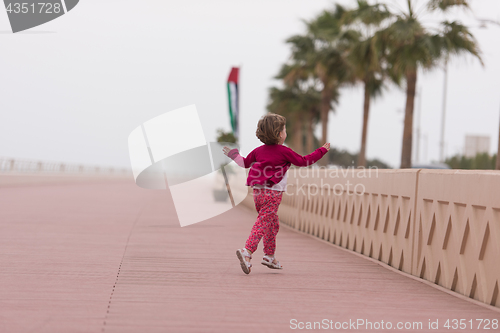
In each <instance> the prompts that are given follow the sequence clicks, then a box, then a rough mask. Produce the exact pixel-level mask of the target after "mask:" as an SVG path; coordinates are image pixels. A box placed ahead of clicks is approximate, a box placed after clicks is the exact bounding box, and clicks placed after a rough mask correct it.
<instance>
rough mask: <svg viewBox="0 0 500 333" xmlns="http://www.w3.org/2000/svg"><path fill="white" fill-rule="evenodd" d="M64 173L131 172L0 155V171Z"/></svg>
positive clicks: (107, 173) (103, 173) (104, 173)
mask: <svg viewBox="0 0 500 333" xmlns="http://www.w3.org/2000/svg"><path fill="white" fill-rule="evenodd" d="M10 172H15V173H31V174H36V173H65V174H73V175H76V174H87V175H88V174H102V175H123V174H128V173H131V171H130V170H128V169H123V168H103V167H99V166H87V165H82V164H71V163H60V162H43V161H36V160H23V159H14V158H5V157H3V158H2V157H0V173H10Z"/></svg>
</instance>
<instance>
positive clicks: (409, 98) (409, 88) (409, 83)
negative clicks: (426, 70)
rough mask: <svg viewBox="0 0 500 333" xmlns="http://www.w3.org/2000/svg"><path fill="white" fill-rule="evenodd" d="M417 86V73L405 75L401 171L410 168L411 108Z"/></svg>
mask: <svg viewBox="0 0 500 333" xmlns="http://www.w3.org/2000/svg"><path fill="white" fill-rule="evenodd" d="M416 85H417V71H416V70H410V71H408V72H407V73H406V110H405V124H404V129H403V148H402V151H401V169H404V168H411V148H412V138H413V107H414V104H415V87H416Z"/></svg>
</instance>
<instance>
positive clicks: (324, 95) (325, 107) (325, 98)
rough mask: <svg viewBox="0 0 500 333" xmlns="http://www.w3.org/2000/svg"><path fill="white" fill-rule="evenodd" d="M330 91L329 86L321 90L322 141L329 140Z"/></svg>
mask: <svg viewBox="0 0 500 333" xmlns="http://www.w3.org/2000/svg"><path fill="white" fill-rule="evenodd" d="M331 100H332V98H331V96H330V92H329V91H328V88H327V86H326V85H325V88H323V91H321V106H320V113H321V143H326V142H327V134H328V114H329V113H330V103H331Z"/></svg>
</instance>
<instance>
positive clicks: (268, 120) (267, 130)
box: [255, 113, 286, 145]
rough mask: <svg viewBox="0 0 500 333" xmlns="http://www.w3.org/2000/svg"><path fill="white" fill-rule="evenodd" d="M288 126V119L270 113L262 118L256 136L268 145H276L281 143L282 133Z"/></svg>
mask: <svg viewBox="0 0 500 333" xmlns="http://www.w3.org/2000/svg"><path fill="white" fill-rule="evenodd" d="M285 125H286V118H285V117H283V116H280V115H279V114H275V113H268V114H266V115H265V116H263V117H262V118H260V120H259V123H258V124H257V131H256V132H255V135H256V136H257V137H258V138H259V140H260V141H262V142H263V143H265V144H266V145H275V144H278V143H279V141H280V132H281V131H283V128H284V127H285Z"/></svg>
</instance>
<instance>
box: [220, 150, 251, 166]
mask: <svg viewBox="0 0 500 333" xmlns="http://www.w3.org/2000/svg"><path fill="white" fill-rule="evenodd" d="M222 151H223V152H224V154H225V155H226V156H228V157H229V158H231V159H232V160H233V161H235V162H236V164H238V165H239V166H240V167H242V168H249V167H250V166H251V165H252V163H253V162H255V150H252V151H251V152H250V154H248V156H247V157H246V158H245V157H243V156H241V155H240V152H239V151H238V149H236V148H235V149H231V148H229V147H226V146H224V147H223V148H222Z"/></svg>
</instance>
